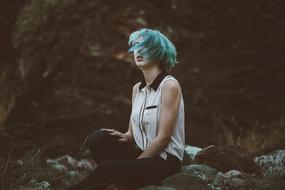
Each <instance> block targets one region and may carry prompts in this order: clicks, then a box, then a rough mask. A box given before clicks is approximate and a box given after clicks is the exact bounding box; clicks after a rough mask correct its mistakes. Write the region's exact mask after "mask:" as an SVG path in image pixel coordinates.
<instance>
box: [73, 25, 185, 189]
mask: <svg viewBox="0 0 285 190" xmlns="http://www.w3.org/2000/svg"><path fill="white" fill-rule="evenodd" d="M129 45H130V46H131V47H130V49H129V52H132V53H133V54H134V61H135V63H136V65H137V67H138V68H139V69H140V70H141V71H142V73H143V76H144V80H143V81H142V82H139V83H137V84H135V85H134V87H133V93H132V112H131V116H130V122H129V128H128V131H127V132H126V133H121V132H119V131H116V130H114V129H97V130H96V131H95V132H93V133H92V134H91V135H89V137H88V144H89V148H90V151H91V153H92V155H93V157H94V159H95V161H96V162H97V163H98V166H97V167H96V169H95V170H94V171H93V172H92V173H91V174H90V175H89V176H88V177H87V178H85V179H83V180H82V181H80V182H79V183H77V184H75V185H74V186H72V187H70V188H69V190H75V189H76V190H84V189H90V190H91V189H104V188H102V187H103V186H104V184H120V185H126V186H130V187H140V186H144V185H149V184H159V182H161V180H162V179H164V178H166V177H168V176H171V175H173V174H175V173H177V172H179V171H180V169H181V164H182V159H183V153H184V145H185V132H184V130H185V129H184V103H183V97H182V90H181V87H180V85H179V83H178V82H177V80H176V79H175V78H174V77H173V76H171V75H169V74H167V72H168V71H169V70H171V69H172V68H173V67H174V66H175V64H176V63H177V62H176V49H175V47H174V45H173V44H172V43H171V42H170V41H169V40H168V38H167V37H166V36H165V35H163V34H162V33H160V32H159V31H157V30H152V29H146V28H144V29H140V30H137V31H135V32H133V33H132V34H131V35H130V37H129ZM100 185H101V186H100Z"/></svg>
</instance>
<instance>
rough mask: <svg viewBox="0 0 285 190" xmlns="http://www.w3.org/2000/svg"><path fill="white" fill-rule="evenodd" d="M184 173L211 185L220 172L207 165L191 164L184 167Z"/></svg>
mask: <svg viewBox="0 0 285 190" xmlns="http://www.w3.org/2000/svg"><path fill="white" fill-rule="evenodd" d="M182 172H185V173H188V174H191V175H193V176H195V177H199V178H201V179H202V180H203V181H205V182H207V183H210V182H212V181H213V179H214V178H215V176H216V174H217V173H218V171H217V170H216V169H214V168H212V167H210V166H208V165H206V164H191V165H187V166H184V167H182Z"/></svg>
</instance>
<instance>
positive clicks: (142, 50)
mask: <svg viewBox="0 0 285 190" xmlns="http://www.w3.org/2000/svg"><path fill="white" fill-rule="evenodd" d="M138 39H141V40H139V41H137V40H138ZM129 45H130V46H131V47H130V49H129V52H134V51H135V50H137V51H138V54H139V55H141V56H143V57H144V59H145V60H147V61H160V63H161V64H162V66H163V67H164V68H165V69H167V70H169V69H172V68H173V67H174V65H175V64H176V63H177V61H176V55H177V53H176V49H175V46H174V45H173V43H172V42H171V41H170V40H169V39H168V38H167V37H166V36H165V35H163V34H162V33H161V32H159V31H158V30H152V29H147V28H142V29H139V30H137V31H135V32H133V33H131V35H130V37H129Z"/></svg>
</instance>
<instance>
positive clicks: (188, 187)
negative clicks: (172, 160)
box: [162, 172, 210, 190]
mask: <svg viewBox="0 0 285 190" xmlns="http://www.w3.org/2000/svg"><path fill="white" fill-rule="evenodd" d="M162 185H164V186H169V187H173V188H176V189H179V190H210V188H209V186H208V185H207V184H206V183H205V182H204V181H203V180H202V179H200V178H199V177H194V176H192V175H190V174H188V173H184V172H181V173H178V174H176V175H173V176H170V177H168V178H166V179H165V180H163V181H162Z"/></svg>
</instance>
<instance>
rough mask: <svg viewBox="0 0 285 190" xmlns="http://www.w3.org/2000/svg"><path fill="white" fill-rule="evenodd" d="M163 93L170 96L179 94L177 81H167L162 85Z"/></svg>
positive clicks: (179, 88)
mask: <svg viewBox="0 0 285 190" xmlns="http://www.w3.org/2000/svg"><path fill="white" fill-rule="evenodd" d="M163 91H164V92H167V93H171V94H173V93H174V94H175V93H178V94H180V93H181V87H180V84H179V83H178V81H177V80H167V81H165V83H164V85H163Z"/></svg>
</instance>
